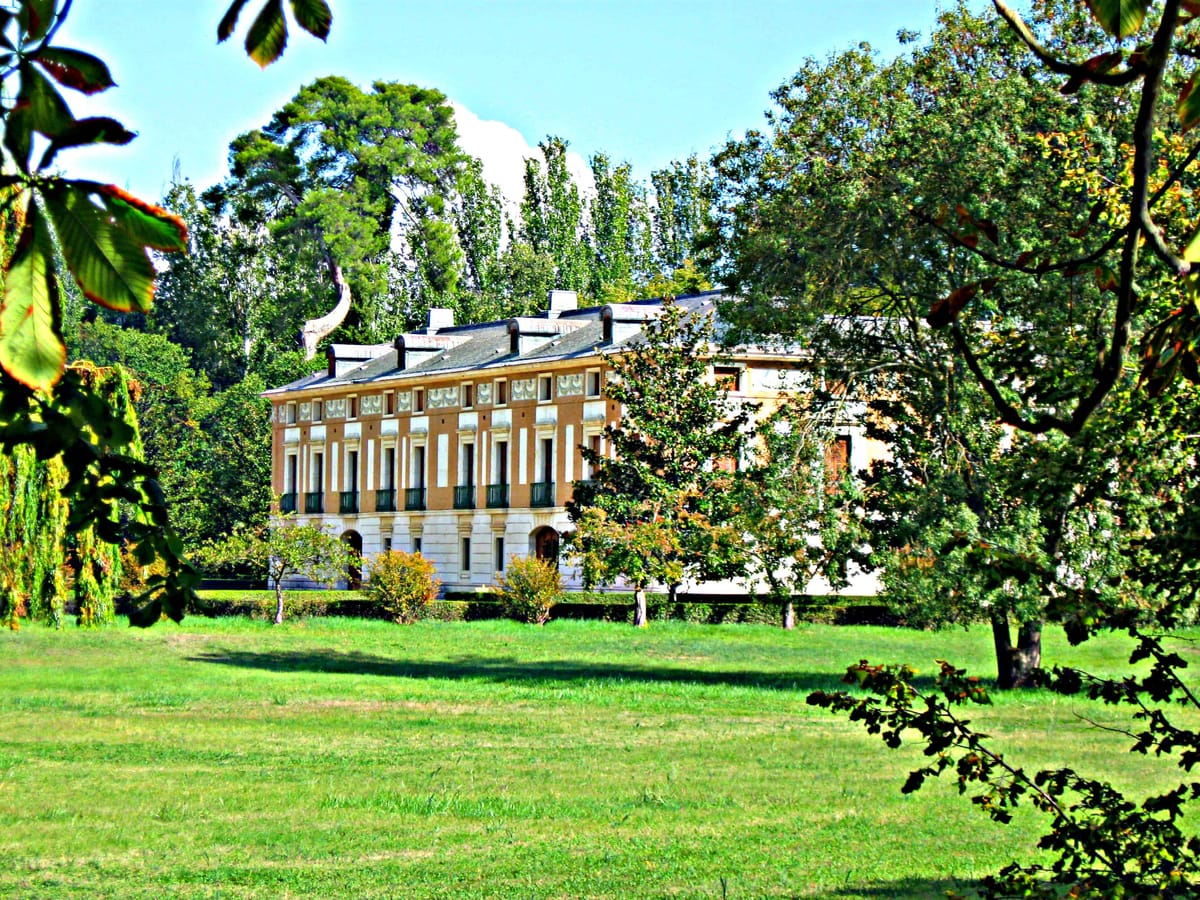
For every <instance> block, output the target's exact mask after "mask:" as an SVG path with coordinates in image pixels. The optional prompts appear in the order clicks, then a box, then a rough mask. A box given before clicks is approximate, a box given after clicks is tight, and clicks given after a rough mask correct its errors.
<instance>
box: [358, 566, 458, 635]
mask: <svg viewBox="0 0 1200 900" xmlns="http://www.w3.org/2000/svg"><path fill="white" fill-rule="evenodd" d="M434 571H435V570H434V567H433V563H431V562H430V561H429V560H427V559H425V557H423V556H421V554H420V553H405V552H404V551H403V550H389V551H388V552H387V553H381V554H379V555H378V556H377V557H375V559H373V560H372V561H371V565H370V567H369V568H368V577H369V579H370V580H369V581H368V582H367V583H366V584H365V585H363V587H362V588H361V589H360V590H361V591H362V593H364V594H366V596H367V597H368V599H370V600H371V602H372V603H374V604H375V605H376V606H377V607H378V608H379V609H380V610H381V611H382V612H383V613H384V615H386V616H387V617H388V618H389V619H391V620H392V621H394V622H399V623H400V624H402V625H411V624H412V623H413V622H415V621H417V620H418V619H421V618H424V617H425V615H426V613H427V612H428V611H429V607H430V606H431V605H432V604H433V601H435V600H436V599H437V595H438V588H440V587H441V586H442V583H441V581H439V580H438V579H437V578H436V577H435V576H434V574H433V573H434Z"/></svg>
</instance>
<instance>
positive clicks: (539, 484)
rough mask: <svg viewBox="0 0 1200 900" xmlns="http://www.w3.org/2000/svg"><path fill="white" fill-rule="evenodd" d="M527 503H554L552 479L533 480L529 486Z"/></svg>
mask: <svg viewBox="0 0 1200 900" xmlns="http://www.w3.org/2000/svg"><path fill="white" fill-rule="evenodd" d="M529 505H530V506H553V505H554V482H553V481H535V482H534V483H533V484H532V485H530V487H529Z"/></svg>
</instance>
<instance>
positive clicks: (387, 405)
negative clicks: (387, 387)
mask: <svg viewBox="0 0 1200 900" xmlns="http://www.w3.org/2000/svg"><path fill="white" fill-rule="evenodd" d="M383 411H384V413H385V414H386V415H389V416H391V415H395V413H396V395H395V394H394V393H392V392H391V391H388V392H387V393H386V394H384V395H383Z"/></svg>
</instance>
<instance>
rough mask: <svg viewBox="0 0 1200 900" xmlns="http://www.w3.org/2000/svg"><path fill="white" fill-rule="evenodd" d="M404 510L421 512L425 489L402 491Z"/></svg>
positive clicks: (423, 504)
mask: <svg viewBox="0 0 1200 900" xmlns="http://www.w3.org/2000/svg"><path fill="white" fill-rule="evenodd" d="M404 508H405V509H407V510H409V511H412V510H422V509H424V508H425V488H423V487H419V488H405V489H404Z"/></svg>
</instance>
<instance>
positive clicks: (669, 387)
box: [566, 302, 749, 626]
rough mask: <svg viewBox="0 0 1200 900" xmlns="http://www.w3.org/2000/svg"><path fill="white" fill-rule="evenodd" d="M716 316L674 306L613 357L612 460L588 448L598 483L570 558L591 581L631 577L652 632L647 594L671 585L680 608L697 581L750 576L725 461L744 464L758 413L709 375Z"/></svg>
mask: <svg viewBox="0 0 1200 900" xmlns="http://www.w3.org/2000/svg"><path fill="white" fill-rule="evenodd" d="M713 334H714V329H713V321H712V317H711V315H700V314H690V313H689V312H688V311H687V310H686V309H685V308H684V307H683V306H680V305H677V304H675V303H672V302H667V303H664V304H663V309H662V313H661V315H660V316H659V317H658V318H657V319H656V320H655V321H653V322H651V323H650V324H649V325H648V326H647V328H646V330H645V331H644V332H643V335H642V337H641V339H639V340H637V341H636V342H633V343H632V344H631V345H630V346H629V347H628V348H627V349H626V350H625V351H624V352H623V353H620V354H619V355H614V356H613V357H612V360H611V363H610V364H611V366H612V370H613V373H614V374H615V375H616V378H615V379H611V380H610V381H609V382H608V385H607V388H606V392H607V394H608V396H609V397H611V398H612V399H614V400H617V401H619V402H620V403H621V404H622V407H623V412H622V416H621V420H620V421H619V422H617V423H616V424H613V425H609V426H607V427H606V428H605V436H606V438H607V440H608V444H609V447H610V448H611V451H612V452H611V455H606V456H601V455H599V454H597V453H596V452H594V451H593V450H592V449H590V448H587V447H585V448H583V456H584V458H585V459H586V460H587V461H588V463H589V465H590V466H591V468H592V477H591V479H590V480H589V481H586V482H582V481H581V482H577V483H576V485H575V494H574V496H573V497H572V499H571V502H570V503H569V504H568V506H567V511H568V514H569V515H570V517H571V521H572V522H573V523H574V524H575V531H574V532H571V533H570V534H568V535H567V539H566V544H567V547H568V548H569V551H570V552H571V553H573V554H574V555H575V556H576V557H577V558H578V559H579V560H580V562H581V564H582V568H583V579H584V583H585V584H587V585H589V586H591V585H594V584H609V583H612V582H613V581H615V580H616V579H618V578H623V579H625V580H626V581H627V582H628V583H630V584H631V585H632V586H633V587H634V590H635V592H636V597H637V603H638V609H637V614H636V616H635V624H637V625H639V626H640V625H645V624H646V597H645V589H646V587H648V586H649V585H650V584H651V583H653V582H657V583H661V584H665V585H666V586H667V589H668V591H669V593H670V594H671V598H672V600H674V597H675V594H676V591H677V590H678V588H679V585H680V584H681V583H682V582H683V581H684V579H685V578H694V579H697V580H700V581H708V580H715V579H720V578H730V577H734V576H737V575H740V574H742V573H743V572H744V571H745V562H744V558H743V553H742V541H741V539H740V536H739V535H738V534H737V532H736V531H735V529H734V528H733V527H732V521H733V518H734V508H733V502H732V495H731V493H730V488H731V487H732V484H733V476H732V474H731V473H729V472H727V471H724V470H723V469H722V467H721V466H720V465H719V464H718V463H719V461H721V460H731V459H737V458H739V457H740V455H741V450H742V446H743V443H744V441H745V436H744V434H743V433H742V426H743V425H745V424H746V422H747V421H748V419H749V411H748V410H747V409H735V408H734V407H733V406H732V404H730V403H729V400H728V390H727V388H726V387H725V386H724V385H722V384H720V383H717V382H715V381H714V380H713V379H712V378H711V377H710V374H709V366H710V365H711V363H712V362H713V355H714V354H713V346H712V345H713Z"/></svg>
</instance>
